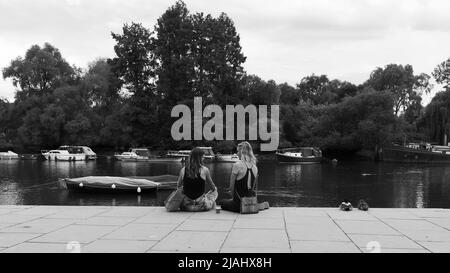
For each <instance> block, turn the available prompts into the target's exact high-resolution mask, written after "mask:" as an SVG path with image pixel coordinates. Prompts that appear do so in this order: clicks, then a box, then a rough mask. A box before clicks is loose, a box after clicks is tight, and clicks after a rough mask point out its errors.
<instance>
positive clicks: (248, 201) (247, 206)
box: [236, 183, 259, 214]
mask: <svg viewBox="0 0 450 273" xmlns="http://www.w3.org/2000/svg"><path fill="white" fill-rule="evenodd" d="M251 190H252V191H253V192H254V193H255V196H250V197H241V196H240V195H239V193H238V192H237V191H236V194H237V196H238V197H239V199H240V200H241V204H240V212H241V214H257V213H259V204H258V198H257V195H256V183H255V184H254V185H253V187H252V189H251Z"/></svg>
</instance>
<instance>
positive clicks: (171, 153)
mask: <svg viewBox="0 0 450 273" xmlns="http://www.w3.org/2000/svg"><path fill="white" fill-rule="evenodd" d="M190 153H191V151H190V150H180V151H168V152H167V156H168V157H175V158H188V157H189V154H190Z"/></svg>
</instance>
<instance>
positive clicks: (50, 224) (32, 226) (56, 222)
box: [2, 218, 74, 233]
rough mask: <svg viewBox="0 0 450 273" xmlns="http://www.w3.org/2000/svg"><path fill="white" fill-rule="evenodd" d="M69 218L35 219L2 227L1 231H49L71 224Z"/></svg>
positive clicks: (71, 221)
mask: <svg viewBox="0 0 450 273" xmlns="http://www.w3.org/2000/svg"><path fill="white" fill-rule="evenodd" d="M73 222H74V220H71V219H42V218H39V219H36V220H32V221H28V222H25V223H22V224H17V225H14V226H10V227H8V228H4V229H3V230H2V232H19V233H49V232H51V231H55V230H57V229H60V228H63V227H65V226H68V225H70V224H72V223H73Z"/></svg>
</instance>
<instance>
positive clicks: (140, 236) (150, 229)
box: [102, 223, 176, 241]
mask: <svg viewBox="0 0 450 273" xmlns="http://www.w3.org/2000/svg"><path fill="white" fill-rule="evenodd" d="M175 228H176V225H173V224H135V223H132V224H128V225H126V226H123V227H121V228H119V229H117V230H115V231H114V232H111V233H109V234H108V235H106V236H105V237H103V238H102V239H113V240H148V241H159V240H161V239H162V238H164V237H165V236H166V235H168V234H169V233H170V232H172V231H173V230H174V229H175Z"/></svg>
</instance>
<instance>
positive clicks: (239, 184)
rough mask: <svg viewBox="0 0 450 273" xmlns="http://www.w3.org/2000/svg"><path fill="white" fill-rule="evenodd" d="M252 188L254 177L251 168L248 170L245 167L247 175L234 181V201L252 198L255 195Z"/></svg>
mask: <svg viewBox="0 0 450 273" xmlns="http://www.w3.org/2000/svg"><path fill="white" fill-rule="evenodd" d="M249 177H250V179H251V183H250V185H251V186H250V189H249V187H248V179H249ZM254 186H255V175H254V174H253V170H252V168H248V167H247V173H246V174H245V176H244V177H242V178H241V179H239V180H236V182H235V183H234V196H233V197H234V199H240V198H239V196H240V197H252V196H255V195H256V193H255V191H254ZM236 193H238V194H239V196H237V194H236Z"/></svg>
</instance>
